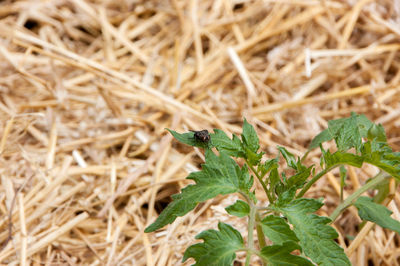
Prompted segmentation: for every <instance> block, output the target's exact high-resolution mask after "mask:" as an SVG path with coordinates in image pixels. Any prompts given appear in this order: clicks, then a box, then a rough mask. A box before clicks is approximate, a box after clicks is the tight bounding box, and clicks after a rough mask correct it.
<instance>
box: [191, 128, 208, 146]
mask: <svg viewBox="0 0 400 266" xmlns="http://www.w3.org/2000/svg"><path fill="white" fill-rule="evenodd" d="M191 131H192V132H194V139H195V140H197V141H199V142H203V143H208V142H209V141H210V135H209V134H208V130H207V129H204V130H200V131H194V130H191Z"/></svg>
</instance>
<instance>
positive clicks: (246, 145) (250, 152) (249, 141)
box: [242, 119, 264, 165]
mask: <svg viewBox="0 0 400 266" xmlns="http://www.w3.org/2000/svg"><path fill="white" fill-rule="evenodd" d="M242 145H243V150H244V151H245V153H246V157H245V158H246V159H247V162H248V163H249V164H250V165H257V164H258V163H259V162H260V160H261V157H262V155H263V154H264V153H263V152H260V153H257V151H258V149H259V148H260V144H259V140H258V136H257V133H256V131H255V130H254V127H253V126H252V125H250V124H249V123H248V122H247V120H246V119H244V122H243V132H242Z"/></svg>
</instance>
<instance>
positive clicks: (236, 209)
mask: <svg viewBox="0 0 400 266" xmlns="http://www.w3.org/2000/svg"><path fill="white" fill-rule="evenodd" d="M225 210H226V211H227V212H228V213H229V214H230V215H234V216H237V217H244V216H247V215H249V213H250V206H249V205H248V204H247V203H246V202H244V201H243V200H237V201H236V202H235V203H234V204H232V205H230V206H228V207H226V208H225Z"/></svg>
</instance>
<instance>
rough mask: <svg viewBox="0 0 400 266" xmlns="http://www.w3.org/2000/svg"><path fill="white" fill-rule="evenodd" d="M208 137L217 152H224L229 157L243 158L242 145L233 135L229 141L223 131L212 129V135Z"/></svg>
mask: <svg viewBox="0 0 400 266" xmlns="http://www.w3.org/2000/svg"><path fill="white" fill-rule="evenodd" d="M210 137H211V141H212V143H213V145H214V146H215V148H217V150H218V151H220V152H225V153H226V154H228V155H229V156H233V157H242V158H244V157H245V152H244V150H243V147H242V143H241V141H240V139H239V138H238V137H237V136H236V135H233V138H232V139H230V138H229V137H228V136H227V135H226V134H225V132H224V131H222V130H219V129H214V133H213V134H210Z"/></svg>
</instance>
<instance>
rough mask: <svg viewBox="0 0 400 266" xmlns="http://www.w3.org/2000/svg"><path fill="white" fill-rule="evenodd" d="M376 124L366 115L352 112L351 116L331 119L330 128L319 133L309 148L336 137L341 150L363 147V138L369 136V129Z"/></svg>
mask: <svg viewBox="0 0 400 266" xmlns="http://www.w3.org/2000/svg"><path fill="white" fill-rule="evenodd" d="M373 125H374V124H373V123H372V122H371V121H370V120H368V118H367V117H366V116H365V115H358V114H356V113H352V114H351V116H350V117H346V118H340V119H336V120H330V121H329V122H328V129H326V130H324V131H322V132H321V133H320V134H318V135H317V136H316V137H315V138H314V139H313V140H312V141H311V143H310V146H309V149H310V150H311V149H314V148H316V147H318V146H319V145H320V144H321V143H323V142H325V141H329V140H331V139H335V142H336V145H337V147H338V149H339V150H340V151H347V150H349V149H350V148H356V150H357V151H359V150H360V149H361V145H362V138H366V137H367V136H368V130H369V129H370V128H371V127H372V126H373Z"/></svg>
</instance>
